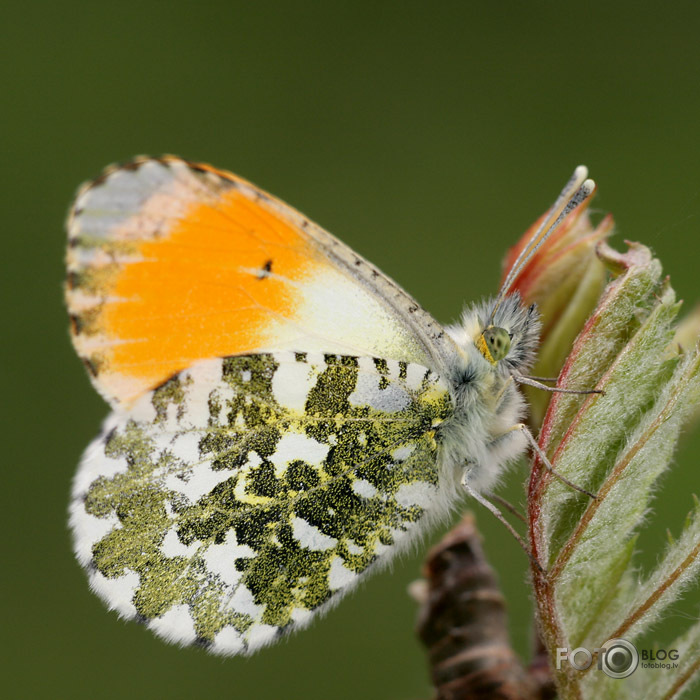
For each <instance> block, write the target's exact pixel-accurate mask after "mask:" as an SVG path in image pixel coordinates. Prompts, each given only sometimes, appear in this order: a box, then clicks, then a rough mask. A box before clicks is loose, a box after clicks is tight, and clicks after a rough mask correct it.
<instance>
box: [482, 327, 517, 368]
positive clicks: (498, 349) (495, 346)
mask: <svg viewBox="0 0 700 700" xmlns="http://www.w3.org/2000/svg"><path fill="white" fill-rule="evenodd" d="M483 337H484V342H485V344H486V347H487V348H488V351H489V353H490V354H491V357H492V358H493V361H494V362H498V361H499V360H502V359H503V358H504V357H506V355H508V352H509V351H510V338H511V336H510V333H508V331H507V330H506V329H505V328H499V327H498V326H489V327H488V328H487V329H486V330H485V331H484V332H483Z"/></svg>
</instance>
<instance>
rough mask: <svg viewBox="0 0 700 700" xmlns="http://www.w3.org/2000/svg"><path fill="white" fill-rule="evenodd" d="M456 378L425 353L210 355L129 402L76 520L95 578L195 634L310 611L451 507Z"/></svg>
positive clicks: (266, 630) (82, 552)
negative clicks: (401, 356) (450, 422)
mask: <svg viewBox="0 0 700 700" xmlns="http://www.w3.org/2000/svg"><path fill="white" fill-rule="evenodd" d="M450 413H451V400H450V397H449V393H448V390H447V388H446V386H445V385H444V384H443V383H442V381H441V380H440V379H439V377H437V376H436V375H435V374H434V373H433V372H431V371H429V370H428V369H426V368H425V367H423V366H421V365H417V364H414V363H406V362H397V361H394V360H386V359H374V358H371V357H353V356H347V355H330V354H325V355H321V354H310V353H303V352H298V353H289V352H280V353H270V354H257V355H248V356H237V357H229V358H225V359H213V360H204V361H201V362H198V363H196V364H195V365H194V366H193V367H191V368H190V369H188V370H185V371H183V372H180V373H179V374H177V375H176V376H174V377H173V378H172V379H170V380H168V381H167V382H165V383H164V384H163V385H161V386H160V387H158V388H157V389H155V390H153V391H150V392H148V393H147V394H145V395H144V396H142V397H141V398H139V399H138V400H137V401H136V402H135V403H134V404H133V406H132V407H131V408H130V410H129V412H124V413H115V414H113V415H112V417H110V419H108V421H107V423H106V425H105V430H104V432H103V434H102V435H101V436H100V437H99V438H98V439H97V440H95V442H93V444H92V445H91V446H90V447H89V448H88V450H87V451H86V453H85V455H84V458H83V462H82V464H81V467H80V469H79V471H78V474H77V476H76V480H75V484H74V494H73V504H72V507H71V524H72V527H73V530H74V534H75V546H76V551H77V555H78V558H79V560H80V561H81V563H82V564H83V565H84V566H86V567H87V568H88V571H89V575H90V580H91V585H92V587H93V588H94V589H95V591H96V592H97V593H98V594H99V595H100V596H101V597H102V598H103V599H105V601H106V602H107V603H108V605H110V607H113V608H116V609H117V610H118V611H119V612H120V613H121V614H122V615H124V616H127V617H136V618H139V619H141V620H142V621H143V622H146V623H147V624H148V625H149V627H151V628H152V629H153V630H154V631H155V632H156V633H157V634H159V635H160V636H163V637H165V638H167V639H169V640H171V641H177V642H180V643H183V644H187V643H193V642H195V641H198V642H200V643H203V644H205V645H207V646H208V647H209V648H210V649H211V650H212V651H215V652H217V653H224V654H235V653H247V652H251V651H254V650H255V649H256V648H258V647H260V646H263V645H265V644H268V643H271V642H272V641H274V640H275V639H276V638H277V637H279V636H280V635H282V634H284V633H287V632H289V631H291V630H293V629H294V628H298V627H301V626H304V625H305V624H307V623H308V622H309V621H310V620H311V618H312V617H313V616H314V614H315V613H317V612H319V611H321V610H323V609H324V608H325V607H327V606H329V605H330V604H332V602H334V601H335V600H336V599H337V598H338V597H339V596H341V595H342V594H343V593H345V592H347V591H348V590H350V589H351V588H352V587H353V586H354V585H355V584H356V583H357V582H358V581H359V580H360V578H361V577H362V576H363V575H365V574H366V573H368V572H369V571H370V570H371V569H372V568H374V567H376V566H377V565H378V564H379V563H381V562H382V561H386V560H388V559H390V558H391V556H392V555H393V554H394V553H396V552H397V551H399V550H400V548H401V547H402V546H403V545H404V544H406V543H407V542H408V541H410V540H411V539H412V537H413V536H415V535H416V534H418V533H419V531H420V530H421V529H422V528H421V526H422V524H424V523H426V521H427V520H429V519H430V516H431V515H436V514H437V511H438V510H439V508H440V504H441V503H442V499H440V498H439V497H438V491H439V490H438V468H437V449H438V445H437V444H436V440H435V431H436V428H437V426H438V425H439V424H440V423H441V422H442V421H443V420H445V419H446V418H447V417H449V415H450Z"/></svg>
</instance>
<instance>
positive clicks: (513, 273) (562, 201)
mask: <svg viewBox="0 0 700 700" xmlns="http://www.w3.org/2000/svg"><path fill="white" fill-rule="evenodd" d="M594 190H595V182H593V180H591V179H589V178H588V168H586V166H585V165H579V166H578V167H577V168H576V169H575V170H574V173H573V175H572V176H571V178H570V179H569V181H568V182H567V183H566V185H565V186H564V189H563V190H562V191H561V194H560V195H559V196H558V197H557V199H556V201H555V202H554V204H553V205H552V206H551V207H550V208H549V211H548V212H547V214H546V216H545V217H544V219H543V220H542V223H541V224H540V225H539V226H538V227H537V230H536V231H535V232H534V233H533V234H532V236H531V237H530V240H529V241H528V242H527V243H526V244H525V245H524V246H523V249H522V250H521V251H520V253H519V254H518V257H517V258H516V259H515V262H514V263H513V264H512V265H511V268H510V271H509V272H508V274H507V275H506V278H505V280H504V281H503V284H502V285H501V289H500V290H499V292H498V296H497V297H496V303H495V304H494V307H493V311H491V315H490V317H489V321H488V323H487V325H491V324H492V323H493V318H494V316H495V314H496V310H497V309H498V307H499V306H500V305H501V304H502V303H503V300H504V299H505V298H506V296H507V295H508V292H509V291H510V288H511V286H512V285H513V282H514V281H515V280H516V278H517V277H518V275H519V274H520V273H521V272H522V271H523V269H524V268H525V266H526V265H527V264H528V263H529V262H530V260H532V257H533V255H535V253H536V252H537V251H538V250H539V249H540V247H541V246H542V244H543V243H544V242H545V241H546V240H547V239H548V238H549V237H550V236H551V235H552V234H553V233H554V232H555V231H556V230H557V229H558V228H559V226H560V225H561V223H562V221H564V219H565V218H566V217H567V216H568V215H569V214H570V213H571V212H572V211H573V210H574V209H576V207H578V206H579V205H580V204H582V203H583V202H585V201H586V200H587V199H588V198H589V197H590V196H591V195H592V194H593V191H594Z"/></svg>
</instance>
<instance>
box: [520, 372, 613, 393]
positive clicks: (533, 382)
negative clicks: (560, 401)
mask: <svg viewBox="0 0 700 700" xmlns="http://www.w3.org/2000/svg"><path fill="white" fill-rule="evenodd" d="M510 376H511V377H513V379H514V380H515V381H516V382H518V384H527V386H534V387H535V389H542V390H543V391H551V392H552V393H553V394H605V392H604V391H603V390H602V389H560V388H559V387H555V386H547V385H546V384H543V383H542V382H554V381H557V380H556V379H550V378H548V377H526V376H525V375H524V374H520V373H519V372H513V373H512V374H511V375H510Z"/></svg>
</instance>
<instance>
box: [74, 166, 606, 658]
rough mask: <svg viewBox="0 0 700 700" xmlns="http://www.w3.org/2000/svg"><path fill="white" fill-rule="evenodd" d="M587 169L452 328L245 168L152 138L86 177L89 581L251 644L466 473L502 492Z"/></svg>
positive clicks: (81, 512) (80, 300)
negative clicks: (165, 149)
mask: <svg viewBox="0 0 700 700" xmlns="http://www.w3.org/2000/svg"><path fill="white" fill-rule="evenodd" d="M593 187H594V186H593V183H592V181H591V180H588V179H587V171H586V170H585V168H583V167H579V168H577V169H576V171H575V172H574V175H573V176H572V178H571V180H570V181H569V183H568V184H567V186H566V187H565V188H564V190H563V192H562V194H561V195H560V197H559V198H558V199H557V201H556V202H555V204H554V205H553V206H552V208H551V209H550V211H549V214H548V215H547V216H546V217H545V218H544V220H543V221H542V223H541V224H540V226H539V227H538V229H537V231H535V233H534V234H533V236H532V238H531V239H530V240H529V241H528V243H527V244H526V245H525V246H524V247H523V249H522V250H521V252H520V254H519V256H518V258H517V259H516V261H515V262H514V264H513V265H512V267H511V270H510V273H509V274H508V275H507V277H506V279H505V281H504V282H503V285H502V287H501V289H500V292H499V294H498V295H497V296H496V297H495V298H493V299H490V300H487V301H485V302H483V303H479V304H475V305H473V306H470V307H468V308H467V309H466V311H465V312H464V314H463V316H462V319H461V322H460V323H458V324H455V325H453V326H447V327H443V326H441V325H440V324H439V323H438V322H437V321H435V320H434V319H433V318H432V317H431V316H430V314H429V313H428V312H427V311H425V310H424V309H423V308H421V306H420V305H419V304H418V303H417V302H416V301H414V300H413V299H412V298H411V297H410V296H409V295H408V294H407V293H406V292H405V291H404V290H403V289H401V287H399V285H397V284H396V283H395V282H394V281H392V280H391V279H389V278H388V277H387V276H386V275H384V274H383V273H382V272H381V271H380V270H378V269H377V268H376V267H374V266H373V265H372V264H371V263H369V262H368V261H367V260H365V259H364V258H362V257H361V256H360V255H358V254H357V253H355V252H354V251H352V250H351V249H350V248H349V247H347V246H346V245H344V244H343V243H342V242H341V241H339V240H337V239H336V238H334V237H333V236H331V235H330V234H329V233H327V232H326V231H324V230H323V229H322V228H320V227H319V226H317V225H316V224H314V223H312V222H311V221H309V220H308V219H307V218H306V217H304V216H303V215H302V214H300V213H299V212H297V211H296V210H294V209H292V208H291V207H289V206H288V205H286V204H284V203H283V202H281V201H280V200H278V199H275V198H274V197H272V196H270V195H269V194H267V193H265V192H263V191H262V190H260V189H259V188H257V187H256V186H254V185H252V184H251V183H249V182H247V181H245V180H243V179H241V178H239V177H237V176H235V175H232V174H231V173H228V172H225V171H221V170H217V169H215V168H212V167H210V166H208V165H202V164H195V163H190V162H186V161H184V160H181V159H179V158H176V157H172V156H167V157H163V158H138V159H136V160H134V161H133V162H131V163H128V164H126V165H121V166H114V167H111V168H108V169H107V170H106V171H105V172H104V173H103V174H102V175H101V176H100V177H98V178H97V179H96V180H94V181H92V182H90V183H88V184H87V185H85V186H83V188H82V189H81V190H80V191H79V193H78V195H77V197H76V199H75V202H74V204H73V206H72V209H71V211H70V214H69V217H68V223H67V228H68V234H69V240H68V251H67V269H68V272H67V283H66V300H67V306H68V311H69V315H70V326H71V337H72V340H73V344H74V346H75V349H76V351H77V353H78V355H79V356H80V358H81V359H82V361H83V362H84V364H85V366H86V368H87V370H88V373H89V376H90V379H91V380H92V383H93V384H94V386H95V388H96V389H97V390H98V391H99V392H100V394H101V395H102V396H103V397H104V398H105V399H106V400H107V402H108V403H109V404H110V406H111V408H112V412H111V414H110V415H109V416H108V418H107V419H106V421H105V422H104V425H103V427H102V430H101V432H100V434H99V436H98V437H97V438H96V439H95V440H94V441H93V442H92V443H91V444H90V445H89V447H88V448H87V449H86V451H85V453H84V455H83V457H82V460H81V462H80V465H79V468H78V471H77V473H76V476H75V479H74V482H73V489H72V499H71V505H70V527H71V529H72V533H73V541H74V549H75V553H76V556H77V559H78V561H79V562H80V564H81V565H82V566H83V567H84V568H85V569H86V571H87V575H88V577H89V582H90V587H91V588H92V589H93V591H94V592H95V593H97V594H98V595H99V596H100V597H101V598H102V599H103V600H104V601H105V603H106V604H107V605H108V606H109V607H110V608H111V609H114V610H116V611H117V612H118V613H119V614H120V615H121V616H122V617H125V618H130V619H135V620H138V621H140V622H142V623H144V624H146V625H147V626H148V627H149V628H150V629H151V630H152V631H153V632H154V633H155V634H157V635H158V636H160V637H162V638H164V639H166V640H168V641H170V642H176V643H179V644H182V645H187V644H199V645H201V646H204V647H205V648H206V649H208V650H209V651H211V652H213V653H216V654H223V655H233V654H249V653H252V652H254V651H255V650H257V649H259V648H261V647H263V646H265V645H268V644H271V643H273V642H274V641H276V640H278V639H279V638H281V637H282V636H284V635H287V634H288V633H290V632H292V631H294V630H296V629H301V628H303V627H305V626H307V625H308V624H309V623H310V622H311V620H313V619H314V618H316V617H317V616H318V614H320V613H322V612H324V611H326V610H328V609H329V608H330V607H331V606H333V605H334V604H335V603H337V602H338V601H339V600H340V599H341V598H342V596H343V595H345V594H346V593H347V592H348V591H350V590H351V589H352V588H354V587H355V586H356V585H357V584H358V582H359V581H361V580H362V579H363V578H365V577H366V576H367V575H369V574H370V573H371V572H373V571H376V570H378V569H379V568H381V567H382V566H385V565H386V564H387V563H388V562H389V561H390V560H391V559H392V558H393V557H395V556H396V554H397V553H398V552H400V551H402V550H404V549H405V548H406V547H407V546H409V545H410V544H411V543H412V542H415V541H416V539H418V538H420V535H421V533H424V532H425V531H426V528H429V527H430V526H431V524H433V523H435V522H436V521H439V520H440V519H441V518H444V516H445V515H446V514H447V513H449V511H450V509H451V508H452V507H454V505H455V504H456V503H459V502H460V501H461V499H462V497H463V494H464V493H465V491H466V492H467V493H469V494H471V495H472V496H473V497H475V498H477V500H479V501H480V502H482V503H484V504H485V505H487V507H490V509H492V510H496V509H495V508H494V506H492V505H491V504H490V503H489V502H488V501H487V500H486V499H484V497H483V495H482V494H484V493H486V492H487V491H488V489H489V488H490V487H491V486H493V484H494V483H495V482H496V481H497V479H498V477H499V475H500V474H501V472H502V471H503V468H504V465H505V464H506V463H507V462H508V461H510V460H512V459H514V458H515V457H517V456H519V455H520V454H521V453H522V452H523V451H524V450H525V448H526V446H527V443H528V440H530V441H531V442H534V439H533V438H532V437H531V436H530V435H529V433H528V432H527V430H526V429H524V426H523V424H522V423H521V422H520V421H521V420H522V418H523V415H524V412H525V406H524V400H523V398H522V396H521V394H520V393H519V391H518V388H517V385H518V384H519V383H533V381H532V380H528V379H527V375H526V373H527V370H528V369H529V368H530V367H531V365H532V363H533V361H534V359H535V354H536V349H537V342H538V331H539V321H538V314H537V310H536V308H535V307H534V306H526V305H524V304H522V303H521V300H520V298H519V296H518V295H517V293H511V291H510V290H511V287H512V285H513V282H514V280H515V279H516V277H517V275H518V274H519V272H520V271H521V270H523V268H524V266H525V265H526V264H527V263H528V262H529V261H530V260H531V259H532V256H533V255H534V254H535V253H536V251H537V249H538V248H539V246H540V245H541V244H542V242H543V241H544V240H545V239H546V238H547V236H548V235H550V234H551V232H552V231H553V230H555V229H556V227H557V226H558V225H559V224H560V223H561V222H562V221H563V219H564V218H565V217H566V216H567V215H568V214H569V213H570V212H571V211H572V210H573V209H574V208H575V207H576V206H578V205H580V204H581V203H582V202H584V201H586V200H587V198H588V197H590V195H591V193H592V191H593ZM535 384H536V382H535ZM535 445H536V443H535ZM496 512H497V510H496Z"/></svg>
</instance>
